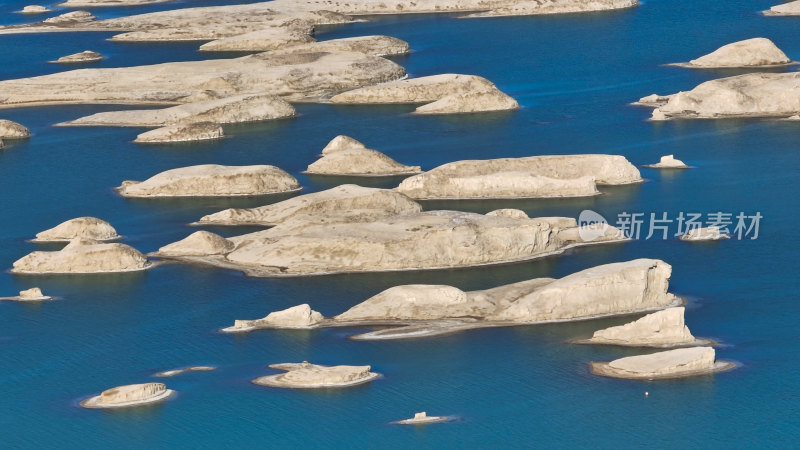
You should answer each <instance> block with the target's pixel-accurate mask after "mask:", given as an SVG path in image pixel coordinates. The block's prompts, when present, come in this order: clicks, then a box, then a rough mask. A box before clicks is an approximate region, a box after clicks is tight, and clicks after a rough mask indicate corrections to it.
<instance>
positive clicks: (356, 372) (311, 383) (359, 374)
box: [253, 361, 380, 389]
mask: <svg viewBox="0 0 800 450" xmlns="http://www.w3.org/2000/svg"><path fill="white" fill-rule="evenodd" d="M269 367H270V368H271V369H277V370H285V371H286V373H282V374H278V375H268V376H264V377H259V378H256V379H255V380H253V383H255V384H259V385H262V386H272V387H282V388H296V389H318V388H341V387H349V386H356V385H359V384H363V383H368V382H370V381H372V380H374V379H375V378H378V377H379V376H380V374H377V373H375V372H372V371H371V370H372V367H370V366H323V365H318V364H310V363H308V362H305V361H304V362H301V363H284V364H272V365H270V366H269Z"/></svg>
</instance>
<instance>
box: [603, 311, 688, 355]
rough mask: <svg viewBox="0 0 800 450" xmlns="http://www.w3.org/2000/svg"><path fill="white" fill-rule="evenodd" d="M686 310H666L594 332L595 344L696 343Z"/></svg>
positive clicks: (653, 344) (658, 344) (646, 344)
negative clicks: (686, 319)
mask: <svg viewBox="0 0 800 450" xmlns="http://www.w3.org/2000/svg"><path fill="white" fill-rule="evenodd" d="M683 315H684V308H683V307H682V306H681V307H675V308H667V309H665V310H663V311H658V312H654V313H652V314H648V315H646V316H644V317H642V318H640V319H638V320H635V321H633V322H630V323H626V324H625V325H620V326H616V327H611V328H606V329H604V330H599V331H595V332H594V335H593V336H592V338H591V339H589V340H588V342H589V343H592V344H612V345H628V346H669V345H680V344H690V343H692V342H694V341H695V338H694V336H692V333H691V332H689V327H687V326H686V325H685V323H684V320H683Z"/></svg>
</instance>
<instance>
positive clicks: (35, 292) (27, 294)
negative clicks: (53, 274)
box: [19, 287, 45, 300]
mask: <svg viewBox="0 0 800 450" xmlns="http://www.w3.org/2000/svg"><path fill="white" fill-rule="evenodd" d="M19 298H21V299H23V300H34V299H41V298H45V295H44V294H42V290H41V289H39V288H38V287H34V288H30V289H26V290H24V291H19Z"/></svg>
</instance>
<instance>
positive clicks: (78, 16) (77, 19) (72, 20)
mask: <svg viewBox="0 0 800 450" xmlns="http://www.w3.org/2000/svg"><path fill="white" fill-rule="evenodd" d="M96 19H97V17H95V16H93V15H92V14H91V13H90V12H88V11H72V12H68V13H66V14H61V15H60V16H55V17H51V18H49V19H45V20H44V21H43V22H42V23H43V24H47V25H58V26H75V25H78V24H85V23H87V22H91V21H93V20H96Z"/></svg>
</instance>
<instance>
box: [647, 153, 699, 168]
mask: <svg viewBox="0 0 800 450" xmlns="http://www.w3.org/2000/svg"><path fill="white" fill-rule="evenodd" d="M644 167H649V168H651V169H689V168H690V167H689V166H687V165H686V164H684V162H683V161H681V160H680V159H675V155H665V156H662V157H661V160H660V161H659V162H657V163H655V164H645V166H644Z"/></svg>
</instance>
